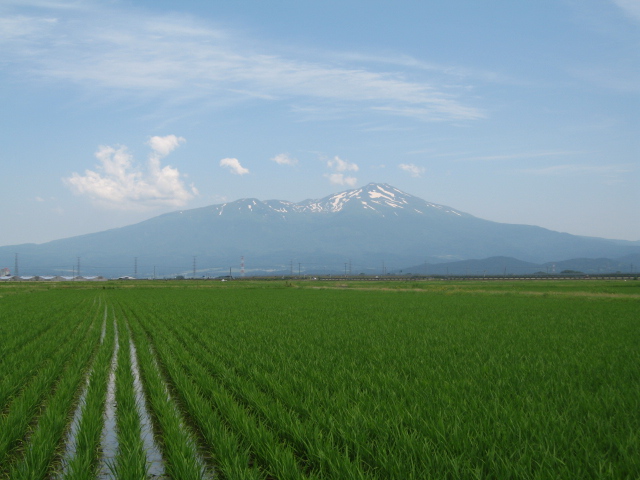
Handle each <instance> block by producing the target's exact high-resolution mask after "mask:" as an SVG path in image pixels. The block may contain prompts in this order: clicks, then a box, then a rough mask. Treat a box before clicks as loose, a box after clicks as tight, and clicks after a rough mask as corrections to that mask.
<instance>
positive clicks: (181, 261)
mask: <svg viewBox="0 0 640 480" xmlns="http://www.w3.org/2000/svg"><path fill="white" fill-rule="evenodd" d="M16 253H17V254H18V256H19V257H18V258H19V262H20V273H22V274H32V275H36V274H61V273H70V272H71V271H72V269H73V268H75V267H76V264H77V262H78V258H79V259H80V271H81V273H82V274H87V275H95V274H102V275H105V276H117V275H124V274H127V275H131V274H134V273H137V274H138V276H150V275H152V274H153V272H154V267H155V271H156V275H157V276H165V275H175V274H177V273H181V274H186V275H189V276H191V275H192V273H193V270H194V266H195V270H196V276H202V275H215V274H222V273H228V272H229V269H230V268H231V269H232V273H234V274H237V273H238V272H239V268H240V258H241V257H244V258H245V263H246V266H247V272H248V273H252V272H260V273H267V272H276V271H278V272H280V271H291V270H292V271H294V273H297V272H298V271H300V272H308V273H313V272H319V273H325V272H331V271H337V272H342V271H344V270H346V269H347V268H349V269H350V271H351V272H352V273H360V272H364V273H369V272H379V271H380V270H381V268H384V269H387V270H389V271H390V269H393V268H402V266H403V265H416V264H420V263H423V262H425V261H426V262H430V263H438V262H439V263H442V262H446V261H456V260H468V259H478V258H486V257H494V256H504V257H513V258H517V259H519V260H520V261H523V262H532V263H543V262H548V261H561V260H566V259H570V258H576V257H583V258H599V257H610V258H617V257H622V256H624V255H631V254H635V253H640V243H638V242H625V241H619V240H618V241H614V240H606V239H601V238H592V237H581V236H575V235H570V234H567V233H559V232H554V231H551V230H547V229H544V228H541V227H535V226H530V225H511V224H504V223H497V222H492V221H488V220H483V219H480V218H477V217H474V216H473V215H470V214H468V213H464V212H460V211H458V210H455V209H453V208H450V207H447V206H444V205H438V204H434V203H431V202H428V201H426V200H423V199H420V198H418V197H416V196H414V195H410V194H408V193H405V192H402V191H400V190H398V189H397V188H394V187H392V186H390V185H388V184H376V183H371V184H369V185H366V186H365V187H362V188H357V189H353V190H348V191H345V192H341V193H338V194H335V195H330V196H328V197H325V198H323V199H320V200H305V201H303V202H299V203H293V202H287V201H282V200H267V201H261V200H258V199H255V198H244V199H240V200H237V201H234V202H229V203H224V204H218V205H211V206H208V207H202V208H196V209H191V210H181V211H176V212H172V213H167V214H164V215H160V216H157V217H154V218H151V219H149V220H146V221H143V222H140V223H137V224H135V225H129V226H126V227H122V228H117V229H112V230H107V231H103V232H98V233H92V234H88V235H81V236H77V237H72V238H67V239H62V240H55V241H52V242H48V243H44V244H40V245H35V244H25V245H17V246H6V247H0V266H11V265H13V264H14V260H15V254H16ZM194 257H195V258H194Z"/></svg>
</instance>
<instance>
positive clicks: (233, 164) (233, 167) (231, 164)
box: [220, 158, 249, 175]
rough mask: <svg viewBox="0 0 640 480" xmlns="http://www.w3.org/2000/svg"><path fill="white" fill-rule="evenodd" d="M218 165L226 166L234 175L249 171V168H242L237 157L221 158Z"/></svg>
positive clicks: (244, 173)
mask: <svg viewBox="0 0 640 480" xmlns="http://www.w3.org/2000/svg"><path fill="white" fill-rule="evenodd" d="M220 166H221V167H223V168H226V169H227V170H229V171H230V172H231V173H233V174H234V175H246V174H247V173H249V169H248V168H244V167H243V166H242V165H241V164H240V161H239V160H238V159H237V158H223V159H222V160H220Z"/></svg>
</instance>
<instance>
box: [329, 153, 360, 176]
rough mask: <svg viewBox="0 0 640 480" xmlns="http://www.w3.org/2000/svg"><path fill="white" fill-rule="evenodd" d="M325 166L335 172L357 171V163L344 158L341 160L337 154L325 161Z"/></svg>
mask: <svg viewBox="0 0 640 480" xmlns="http://www.w3.org/2000/svg"><path fill="white" fill-rule="evenodd" d="M327 166H328V167H329V168H331V169H333V170H335V171H337V172H347V171H352V172H357V171H358V165H356V164H355V163H349V162H347V161H345V160H342V159H341V158H340V157H338V156H335V157H333V159H331V160H329V161H328V162H327Z"/></svg>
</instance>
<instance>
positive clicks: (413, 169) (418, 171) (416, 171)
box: [398, 163, 425, 177]
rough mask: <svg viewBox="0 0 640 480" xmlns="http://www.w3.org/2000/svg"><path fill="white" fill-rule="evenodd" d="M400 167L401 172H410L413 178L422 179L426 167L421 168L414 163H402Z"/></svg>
mask: <svg viewBox="0 0 640 480" xmlns="http://www.w3.org/2000/svg"><path fill="white" fill-rule="evenodd" d="M398 167H400V169H401V170H404V171H405V172H408V173H409V174H410V175H411V176H412V177H420V176H422V174H423V173H424V172H425V168H424V167H419V166H418V165H414V164H413V163H401V164H400V165H398Z"/></svg>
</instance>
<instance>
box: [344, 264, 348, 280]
mask: <svg viewBox="0 0 640 480" xmlns="http://www.w3.org/2000/svg"><path fill="white" fill-rule="evenodd" d="M344 276H345V277H346V276H347V262H344Z"/></svg>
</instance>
